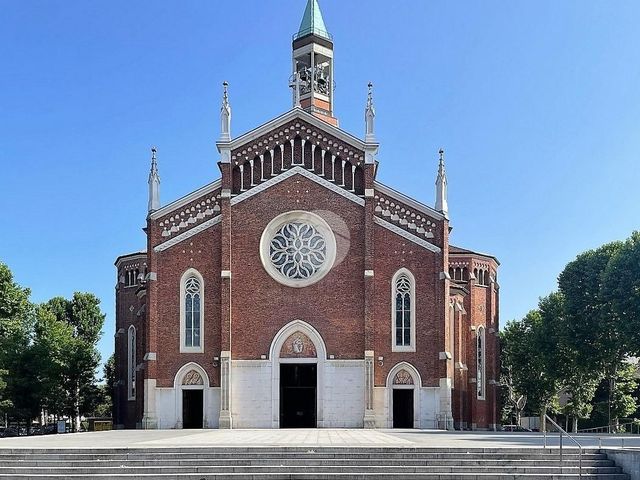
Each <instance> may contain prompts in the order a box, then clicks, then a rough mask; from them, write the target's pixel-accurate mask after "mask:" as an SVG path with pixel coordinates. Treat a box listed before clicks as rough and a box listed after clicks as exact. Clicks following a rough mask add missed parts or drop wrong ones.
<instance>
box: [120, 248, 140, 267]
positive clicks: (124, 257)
mask: <svg viewBox="0 0 640 480" xmlns="http://www.w3.org/2000/svg"><path fill="white" fill-rule="evenodd" d="M135 257H145V258H146V257H147V252H146V251H139V252H133V253H125V254H124V255H119V256H118V258H116V261H115V262H113V264H114V265H115V266H116V267H119V266H120V263H122V261H123V260H127V259H132V258H135Z"/></svg>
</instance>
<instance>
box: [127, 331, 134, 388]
mask: <svg viewBox="0 0 640 480" xmlns="http://www.w3.org/2000/svg"><path fill="white" fill-rule="evenodd" d="M127 397H128V398H129V400H135V398H136V327H134V326H133V325H131V326H130V327H129V331H128V332H127Z"/></svg>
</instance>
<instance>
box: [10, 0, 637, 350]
mask: <svg viewBox="0 0 640 480" xmlns="http://www.w3.org/2000/svg"><path fill="white" fill-rule="evenodd" d="M321 6H322V10H323V13H324V18H325V22H326V24H327V27H328V29H329V31H330V32H331V33H332V34H333V35H334V41H335V62H336V69H335V70H336V71H335V82H336V85H337V88H336V92H335V96H336V114H337V116H338V117H339V119H340V125H341V127H342V128H344V129H345V130H347V131H349V132H352V133H354V134H356V135H358V136H362V135H363V134H364V131H363V130H364V125H363V108H364V103H365V98H366V84H367V82H369V81H372V82H374V84H375V105H376V111H377V119H376V120H377V124H376V129H377V134H378V137H379V139H380V142H381V148H380V155H379V160H380V169H379V175H378V179H379V180H381V181H383V182H384V183H387V184H388V185H390V186H393V187H394V188H396V189H398V190H401V191H403V192H405V193H407V194H409V195H411V196H413V197H414V198H416V199H418V200H420V201H422V202H425V203H428V204H433V201H434V186H433V184H434V180H435V175H436V169H437V151H438V149H439V148H440V147H443V148H445V150H446V161H447V174H448V178H449V207H450V216H451V223H452V225H453V227H454V229H453V232H452V242H454V243H455V244H457V245H460V246H464V247H467V248H472V249H476V250H480V251H487V252H491V253H493V254H495V255H496V256H498V257H499V259H500V260H501V262H502V266H501V269H500V274H499V282H500V285H501V322H502V324H504V323H506V321H507V320H509V319H512V318H517V317H521V316H522V315H524V314H525V313H526V312H527V311H528V310H530V309H531V308H533V307H534V306H535V305H536V302H537V299H538V297H540V296H542V295H545V294H547V293H549V292H550V291H551V290H553V289H554V288H555V285H556V277H557V275H558V273H559V272H560V271H561V270H562V268H563V267H564V265H565V264H566V263H567V262H568V261H570V260H571V259H573V258H574V257H575V255H576V254H577V253H579V252H581V251H583V250H585V249H588V248H593V247H596V246H598V245H600V244H602V243H604V242H608V241H612V240H616V239H623V238H625V237H627V236H628V235H629V234H630V233H631V232H632V230H634V229H638V226H639V222H638V220H639V219H640V201H639V198H638V197H639V192H640V189H639V188H638V185H640V168H639V167H638V162H639V160H640V158H639V157H640V88H639V87H638V86H639V85H640V48H639V47H640V29H638V28H637V26H638V24H639V22H640V2H637V1H635V0H632V1H615V2H602V1H599V0H598V1H588V0H576V1H569V0H563V1H561V2H558V1H556V0H553V1H542V0H536V1H527V2H524V1H508V2H507V1H502V2H497V1H482V2H480V1H457V2H436V1H420V2H418V1H409V0H398V1H394V2H389V1H381V0H368V1H366V2H365V1H355V0H350V1H344V0H341V1H338V0H324V1H322V0H321ZM304 7H305V0H295V1H294V0H286V1H277V2H276V1H257V0H253V1H236V2H217V1H216V2H212V1H189V2H167V1H157V0H155V1H137V2H125V1H109V2H84V1H68V0H66V1H62V0H59V1H52V0H47V1H17V0H16V1H10V0H4V1H3V2H2V14H1V15H0V58H1V59H2V63H1V66H0V71H1V72H2V73H1V74H0V211H2V214H1V217H0V218H1V220H2V222H1V224H2V233H1V234H0V261H3V262H5V263H7V264H8V265H9V267H10V268H11V269H12V271H13V272H14V275H15V278H16V280H17V281H18V282H19V283H21V284H22V285H25V286H28V287H30V288H31V289H32V299H33V300H34V301H45V300H47V299H48V298H50V297H52V296H55V295H64V296H67V297H68V296H71V295H72V294H73V292H74V291H78V290H81V291H90V292H94V293H95V294H97V295H98V296H99V297H100V298H101V300H102V307H103V309H104V311H105V312H106V313H107V323H106V325H105V334H104V336H103V339H102V340H101V343H100V349H101V351H102V353H103V355H104V356H106V355H108V354H110V353H111V351H112V344H113V330H114V328H113V321H114V286H115V283H116V276H115V268H114V266H113V262H114V260H115V258H116V257H117V256H118V255H120V254H123V253H128V252H131V251H136V250H139V249H141V248H144V246H145V240H144V234H143V232H142V230H141V228H142V227H143V226H144V221H145V215H146V205H147V183H146V182H147V174H148V168H149V148H150V147H151V146H152V145H156V146H157V148H158V162H159V168H160V175H161V178H162V187H161V199H162V202H163V203H167V202H169V201H171V200H174V199H176V198H178V197H180V196H182V195H184V194H186V193H188V192H190V191H192V190H194V189H196V188H197V187H199V186H201V185H204V184H206V183H208V182H210V181H212V180H214V179H216V178H217V177H218V168H217V166H216V162H217V160H218V157H217V153H216V150H215V145H214V142H215V139H216V137H217V135H218V129H219V117H218V113H219V105H220V96H221V87H220V84H221V83H222V81H223V80H227V81H228V82H229V83H230V98H231V103H232V107H233V126H232V128H233V133H234V134H239V133H242V132H244V131H246V130H249V129H251V128H253V127H255V126H257V125H259V124H261V123H263V122H265V121H267V120H268V119H270V118H272V117H274V116H276V115H278V114H280V113H282V112H284V111H286V110H287V109H288V108H289V107H290V102H291V97H290V92H289V89H288V88H287V81H288V77H289V75H290V73H291V72H290V68H291V34H293V33H295V31H296V30H297V28H298V25H299V22H300V19H301V18H302V13H303V11H304Z"/></svg>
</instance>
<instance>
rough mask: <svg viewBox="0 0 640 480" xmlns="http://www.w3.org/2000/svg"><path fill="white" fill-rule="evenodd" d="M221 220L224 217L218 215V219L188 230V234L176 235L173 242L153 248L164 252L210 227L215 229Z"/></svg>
mask: <svg viewBox="0 0 640 480" xmlns="http://www.w3.org/2000/svg"><path fill="white" fill-rule="evenodd" d="M221 220H222V215H218V216H217V217H214V218H212V219H210V220H207V221H206V222H202V223H201V224H200V225H198V226H197V227H193V228H192V229H191V230H187V231H186V232H184V233H181V234H180V235H176V236H175V237H173V238H172V239H171V240H167V241H166V242H164V243H161V244H159V245H156V246H155V247H153V251H154V252H164V251H165V250H166V249H167V248H170V247H173V246H174V245H176V244H178V243H180V242H182V241H183V240H186V239H187V238H191V237H193V236H194V235H196V234H197V233H200V232H201V231H203V230H206V229H207V228H209V227H213V226H214V225H216V224H218V223H220V221H221Z"/></svg>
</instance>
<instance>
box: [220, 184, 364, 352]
mask: <svg viewBox="0 0 640 480" xmlns="http://www.w3.org/2000/svg"><path fill="white" fill-rule="evenodd" d="M290 210H306V211H310V212H314V213H316V214H318V215H320V216H321V217H322V218H324V220H325V221H327V223H328V224H329V225H330V226H331V227H332V229H333V230H334V233H335V234H336V242H337V255H336V263H335V264H334V266H333V268H332V269H331V271H329V273H328V274H327V275H326V276H325V277H324V278H322V279H321V280H320V281H318V282H317V283H314V284H313V285H310V286H307V287H304V288H294V287H288V286H285V285H282V284H280V283H279V282H277V281H276V280H274V279H273V278H272V277H271V276H270V275H269V274H268V273H267V272H266V271H265V269H264V267H263V266H262V262H261V260H260V237H261V235H262V232H263V231H264V229H265V227H266V226H267V224H268V223H269V222H270V221H271V220H272V219H273V218H275V217H276V216H278V215H279V214H281V213H284V212H288V211H290ZM232 218H233V221H232V224H233V227H232V245H233V248H232V257H231V271H232V280H231V308H232V332H231V337H232V353H233V358H238V359H256V358H260V355H261V354H268V353H269V347H270V345H271V342H272V340H273V337H274V336H275V334H276V333H277V332H278V330H280V328H282V327H283V326H284V325H286V324H287V323H289V322H291V321H293V320H303V321H305V322H308V323H309V324H311V325H313V326H314V327H315V328H316V329H317V330H318V332H319V333H320V335H321V336H322V338H323V339H324V341H325V343H326V346H327V352H328V354H333V355H335V356H336V358H363V355H364V335H363V331H364V314H363V311H364V304H363V300H364V297H363V295H362V291H363V288H364V257H363V248H364V246H363V226H362V225H363V207H362V206H360V205H357V204H355V203H354V202H352V201H351V200H348V199H346V198H344V197H341V196H339V195H337V194H336V193H334V192H332V191H330V190H328V189H326V188H324V187H322V186H320V185H318V184H317V183H315V182H313V181H311V180H309V179H307V178H304V177H302V176H299V175H295V176H293V177H291V178H289V179H287V180H285V181H283V182H281V183H279V184H277V185H275V186H272V187H271V188H269V189H268V190H265V191H264V192H262V193H261V194H260V195H258V196H255V197H251V198H249V199H247V200H245V201H243V202H241V203H239V204H237V205H235V206H234V207H233V209H232Z"/></svg>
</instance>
